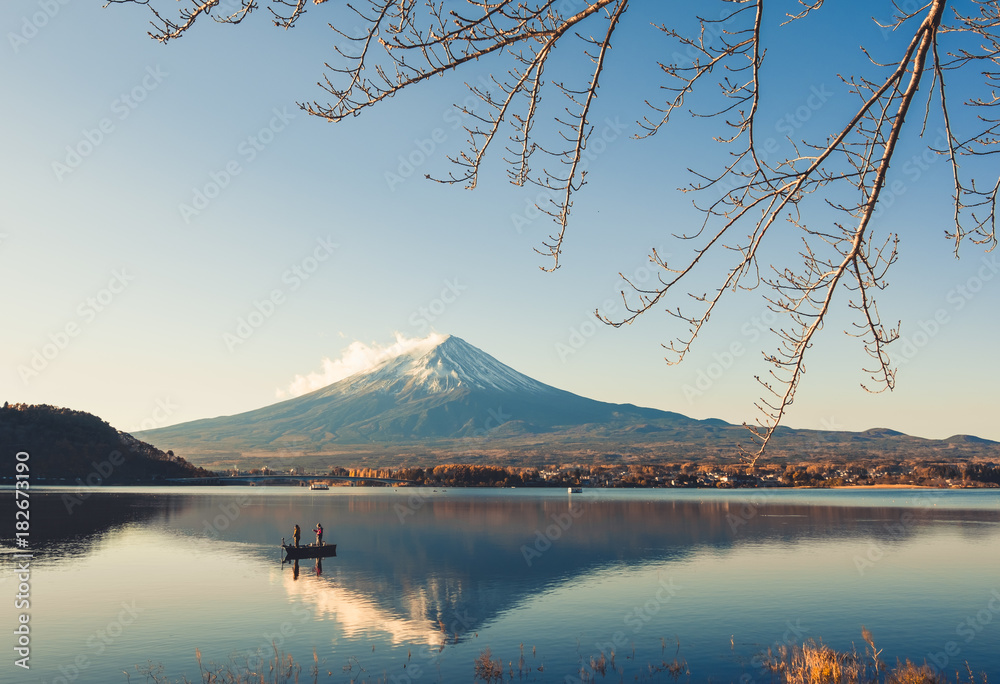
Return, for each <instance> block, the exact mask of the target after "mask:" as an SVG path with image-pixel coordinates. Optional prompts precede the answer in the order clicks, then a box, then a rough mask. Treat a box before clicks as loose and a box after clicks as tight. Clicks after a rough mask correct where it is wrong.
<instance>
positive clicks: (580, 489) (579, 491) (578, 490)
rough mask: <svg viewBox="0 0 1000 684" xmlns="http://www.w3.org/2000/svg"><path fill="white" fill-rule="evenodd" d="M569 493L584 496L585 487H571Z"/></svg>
mask: <svg viewBox="0 0 1000 684" xmlns="http://www.w3.org/2000/svg"><path fill="white" fill-rule="evenodd" d="M569 493H570V494H583V487H570V488H569Z"/></svg>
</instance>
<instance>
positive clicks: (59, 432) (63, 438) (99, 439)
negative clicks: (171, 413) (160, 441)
mask: <svg viewBox="0 0 1000 684" xmlns="http://www.w3.org/2000/svg"><path fill="white" fill-rule="evenodd" d="M22 451H23V452H27V453H28V454H29V457H28V461H27V463H28V466H29V469H30V470H29V472H30V475H31V478H30V479H31V482H32V483H37V482H38V481H39V480H42V481H43V482H44V481H49V482H50V483H52V484H58V480H60V479H63V480H66V481H67V483H68V484H73V483H76V482H77V479H78V478H79V479H80V480H81V481H82V482H83V483H84V484H87V485H90V486H95V485H99V484H128V483H132V482H148V481H151V480H153V479H160V478H168V477H206V476H210V475H211V474H212V473H210V472H209V471H207V470H205V469H203V468H198V467H196V466H193V465H191V464H190V463H188V462H187V461H185V460H184V459H183V458H180V457H176V456H174V455H173V452H169V451H168V452H166V453H164V452H162V451H160V450H159V449H157V448H156V447H154V446H153V445H151V444H147V443H146V442H143V441H140V440H138V439H136V438H135V437H133V436H132V435H130V434H128V433H127V432H122V431H120V430H116V429H115V428H113V427H111V426H110V425H108V424H107V423H106V422H105V421H103V420H101V419H100V418H98V417H97V416H94V415H91V414H90V413H85V412H83V411H74V410H72V409H67V408H58V407H56V406H48V405H46V404H39V405H31V404H7V403H5V404H4V405H3V408H0V463H4V464H7V465H5V466H4V468H3V472H0V480H10V479H12V478H13V477H14V467H13V463H14V459H15V456H16V454H17V453H18V452H22ZM53 480H55V482H53Z"/></svg>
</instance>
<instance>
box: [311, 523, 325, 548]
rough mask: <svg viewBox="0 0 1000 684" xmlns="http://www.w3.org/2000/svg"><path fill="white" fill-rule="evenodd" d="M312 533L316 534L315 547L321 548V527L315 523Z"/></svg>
mask: <svg viewBox="0 0 1000 684" xmlns="http://www.w3.org/2000/svg"><path fill="white" fill-rule="evenodd" d="M313 532H315V533H316V546H323V526H322V525H321V524H320V523H316V529H315V530H313Z"/></svg>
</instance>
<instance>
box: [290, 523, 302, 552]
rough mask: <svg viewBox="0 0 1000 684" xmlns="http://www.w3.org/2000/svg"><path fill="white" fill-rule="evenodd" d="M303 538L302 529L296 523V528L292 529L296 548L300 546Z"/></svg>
mask: <svg viewBox="0 0 1000 684" xmlns="http://www.w3.org/2000/svg"><path fill="white" fill-rule="evenodd" d="M301 538H302V530H300V529H299V526H298V525H296V526H295V529H294V530H293V531H292V539H294V540H295V547H296V548H298V546H299V539H301Z"/></svg>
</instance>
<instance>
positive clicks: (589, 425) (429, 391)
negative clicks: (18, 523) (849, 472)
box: [136, 335, 1000, 463]
mask: <svg viewBox="0 0 1000 684" xmlns="http://www.w3.org/2000/svg"><path fill="white" fill-rule="evenodd" d="M136 434H137V435H139V436H141V437H142V439H144V440H148V441H150V442H152V443H155V444H159V445H161V446H163V447H164V448H167V447H169V448H171V449H173V450H175V451H177V452H178V453H182V454H184V455H185V456H186V457H188V458H189V459H191V460H192V461H194V462H199V463H207V462H217V461H218V459H220V458H222V459H226V458H229V459H234V458H242V457H247V456H258V457H267V456H268V455H274V456H298V457H308V456H319V455H345V456H346V455H355V456H356V455H364V454H374V455H379V456H382V457H386V458H392V457H393V454H394V453H395V454H397V455H398V454H410V455H413V454H415V453H431V452H433V453H435V454H438V455H441V454H444V455H447V454H454V455H455V456H456V457H457V456H459V455H465V456H468V455H470V453H471V454H472V455H475V454H477V453H478V454H492V455H493V456H497V455H499V454H504V453H506V454H521V455H524V456H526V457H539V456H545V455H548V456H552V455H569V454H581V453H582V454H587V455H588V458H589V457H594V456H596V455H600V454H612V455H614V454H627V453H633V452H635V451H636V450H639V451H645V452H658V453H659V455H660V456H661V457H679V456H682V455H689V457H690V458H698V457H699V456H706V455H711V456H718V455H721V454H729V455H733V454H735V447H736V444H738V443H740V442H742V443H747V442H748V441H749V435H748V434H747V431H746V430H745V429H744V428H743V427H742V426H735V425H731V424H729V423H726V422H725V421H722V420H718V419H708V420H696V419H693V418H688V417H686V416H683V415H681V414H679V413H673V412H670V411H661V410H658V409H651V408H643V407H639V406H635V405H632V404H612V403H607V402H602V401H596V400H593V399H588V398H585V397H581V396H579V395H576V394H573V393H571V392H567V391H565V390H561V389H558V388H556V387H552V386H550V385H546V384H544V383H542V382H539V381H537V380H535V379H533V378H530V377H528V376H527V375H524V374H523V373H520V372H518V371H516V370H515V369H513V368H511V367H510V366H507V365H506V364H504V363H502V362H500V361H498V360H497V359H495V358H494V357H492V356H490V355H489V354H487V353H486V352H484V351H482V350H480V349H478V348H477V347H474V346H473V345H471V344H469V343H468V342H466V341H464V340H462V339H461V338H458V337H455V336H450V335H448V336H445V335H434V336H431V337H429V338H427V339H426V340H424V341H423V342H422V343H420V344H417V345H415V346H413V347H412V348H410V349H409V350H408V351H406V352H404V353H402V354H400V355H398V356H395V357H393V358H390V359H387V360H385V361H383V362H382V363H380V364H378V365H376V366H375V367H373V368H371V369H368V370H365V371H361V372H358V373H355V374H354V375H351V376H350V377H347V378H344V379H342V380H339V381H337V382H334V383H332V384H330V385H327V386H326V387H322V388H320V389H317V390H315V391H313V392H310V393H308V394H305V395H302V396H299V397H295V398H292V399H288V400H285V401H282V402H279V403H276V404H272V405H270V406H265V407H263V408H259V409H255V410H252V411H248V412H245V413H240V414H237V415H233V416H221V417H217V418H208V419H202V420H196V421H191V422H188V423H182V424H179V425H173V426H169V427H165V428H158V429H155V430H147V431H143V432H139V433H136ZM894 441H895V446H893V443H894ZM932 441H933V440H919V439H918V438H913V437H908V436H906V435H902V434H901V433H897V432H895V431H891V430H871V431H867V432H865V433H843V432H832V431H809V430H792V429H789V428H781V429H779V431H778V433H777V434H776V437H775V440H774V441H773V444H774V447H775V450H776V451H779V452H780V451H788V450H790V449H814V448H816V447H819V448H827V449H829V448H830V447H831V445H835V444H839V445H845V444H854V445H855V446H858V445H863V448H865V449H872V448H875V447H877V446H879V445H882V446H881V447H880V448H886V445H888V446H892V447H893V449H895V450H898V449H903V448H904V443H905V444H906V445H908V446H907V447H906V448H910V447H915V446H919V444H918V443H923V442H932ZM935 444H937V445H938V446H939V447H940V448H950V449H966V450H975V449H980V450H982V449H987V450H989V449H990V448H992V447H994V446H995V447H998V448H997V453H998V455H1000V445H998V444H996V443H994V442H988V441H985V440H984V441H978V438H968V439H962V438H960V437H953V438H951V440H950V441H949V442H947V443H945V442H940V443H935ZM873 445H874V446H873ZM991 445H992V446H991ZM451 460H456V459H454V458H453V459H451Z"/></svg>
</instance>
